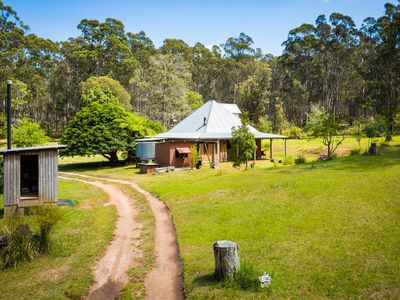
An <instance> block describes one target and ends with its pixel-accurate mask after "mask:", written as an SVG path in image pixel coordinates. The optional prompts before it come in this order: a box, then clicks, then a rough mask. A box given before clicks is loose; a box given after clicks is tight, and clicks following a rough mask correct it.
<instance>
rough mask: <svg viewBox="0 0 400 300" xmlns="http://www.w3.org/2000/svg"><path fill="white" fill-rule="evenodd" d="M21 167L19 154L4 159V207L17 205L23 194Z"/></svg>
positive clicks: (9, 155)
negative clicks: (21, 193)
mask: <svg viewBox="0 0 400 300" xmlns="http://www.w3.org/2000/svg"><path fill="white" fill-rule="evenodd" d="M20 181H21V167H20V157H19V154H8V155H6V156H5V157H4V205H17V204H18V202H19V198H20V192H21V182H20Z"/></svg>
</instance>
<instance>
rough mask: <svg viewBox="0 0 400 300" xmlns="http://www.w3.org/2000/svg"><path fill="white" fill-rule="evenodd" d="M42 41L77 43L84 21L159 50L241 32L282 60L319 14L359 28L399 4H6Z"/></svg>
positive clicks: (316, 0) (288, 0)
mask: <svg viewBox="0 0 400 300" xmlns="http://www.w3.org/2000/svg"><path fill="white" fill-rule="evenodd" d="M3 1H4V2H5V4H6V5H10V6H12V7H13V8H14V10H16V11H17V13H18V14H19V16H20V18H21V19H22V20H23V21H24V22H25V23H26V24H27V25H29V26H30V27H31V31H32V32H33V33H35V34H37V35H38V36H41V37H45V38H51V39H52V40H55V41H60V40H65V39H67V38H69V37H76V36H77V35H79V31H78V29H77V28H76V26H77V25H78V23H79V22H80V20H82V19H84V18H87V19H97V20H101V21H104V19H105V18H107V17H112V18H116V19H119V20H121V21H122V22H123V23H124V24H125V28H126V31H128V32H138V31H140V30H144V31H145V32H146V34H147V35H148V36H149V37H150V38H151V39H152V40H153V41H154V43H155V45H156V46H157V47H158V46H160V45H161V44H162V41H163V40H164V39H165V38H180V39H183V40H184V41H185V42H187V43H188V44H189V45H194V43H196V42H198V41H199V42H201V43H203V44H204V45H206V46H210V45H212V44H221V43H223V42H224V41H226V39H227V38H228V37H231V36H234V37H236V36H238V35H239V33H240V32H244V33H246V34H248V35H250V36H251V37H252V38H253V40H254V46H255V47H259V48H261V49H262V50H263V53H272V54H274V55H279V54H281V52H282V46H281V44H282V42H283V41H284V40H285V39H286V38H287V34H288V32H289V30H291V29H293V28H295V27H297V26H299V25H301V24H302V23H314V21H315V19H316V18H317V16H318V15H320V14H325V15H329V14H330V13H332V12H340V13H343V14H347V15H350V16H351V17H352V18H353V20H354V21H355V22H356V24H357V25H360V24H361V22H362V20H363V19H364V18H366V17H368V16H372V17H379V16H381V15H382V14H383V12H384V4H385V3H386V2H392V3H396V2H397V1H396V0H390V1H387V0H302V1H300V0H281V1H279V0H265V1H261V0H259V1H256V0H249V1H246V0H242V1H236V0H230V1H223V0H214V1H211V0H203V1H200V0H199V1H192V0H186V1H183V0H182V1H161V0H149V1H146V0H142V1H134V0H131V1H129V0H111V1H110V0H80V1H78V0H68V1H67V0H52V1H50V0H34V1H33V0H3Z"/></svg>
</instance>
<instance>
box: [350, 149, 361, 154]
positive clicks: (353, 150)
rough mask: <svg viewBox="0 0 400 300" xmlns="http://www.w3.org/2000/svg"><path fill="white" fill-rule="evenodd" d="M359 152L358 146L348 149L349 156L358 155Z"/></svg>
mask: <svg viewBox="0 0 400 300" xmlns="http://www.w3.org/2000/svg"><path fill="white" fill-rule="evenodd" d="M360 153H361V149H360V148H356V149H351V150H350V156H354V155H359V154H360Z"/></svg>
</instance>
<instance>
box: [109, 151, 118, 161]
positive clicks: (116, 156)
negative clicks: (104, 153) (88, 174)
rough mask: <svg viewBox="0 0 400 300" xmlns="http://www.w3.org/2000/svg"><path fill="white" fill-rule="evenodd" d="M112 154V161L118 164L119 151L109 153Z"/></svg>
mask: <svg viewBox="0 0 400 300" xmlns="http://www.w3.org/2000/svg"><path fill="white" fill-rule="evenodd" d="M108 154H109V155H110V158H109V160H110V163H112V164H116V163H118V155H117V151H112V152H110V153H108Z"/></svg>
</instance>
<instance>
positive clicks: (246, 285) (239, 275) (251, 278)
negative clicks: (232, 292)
mask: <svg viewBox="0 0 400 300" xmlns="http://www.w3.org/2000/svg"><path fill="white" fill-rule="evenodd" d="M233 285H234V286H235V287H237V288H240V289H242V290H253V291H260V289H261V286H260V279H259V278H258V274H257V272H256V271H255V270H254V267H253V265H252V264H250V263H247V262H243V263H242V265H241V266H240V269H239V270H238V271H237V272H236V273H235V274H234V275H233Z"/></svg>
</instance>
